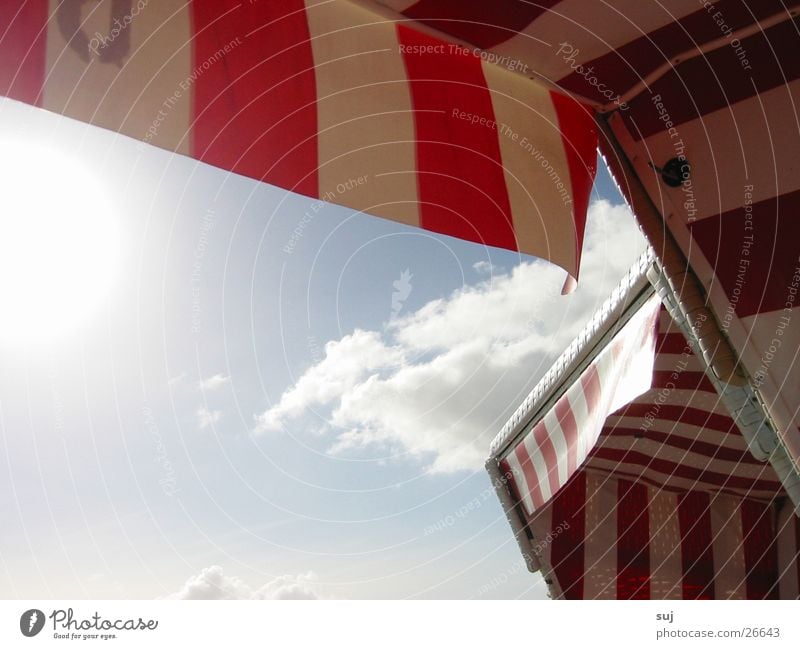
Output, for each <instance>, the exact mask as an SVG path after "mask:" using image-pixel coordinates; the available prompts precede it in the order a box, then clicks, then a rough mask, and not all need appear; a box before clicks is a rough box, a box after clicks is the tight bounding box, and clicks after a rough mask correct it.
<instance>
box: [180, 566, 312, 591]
mask: <svg viewBox="0 0 800 649" xmlns="http://www.w3.org/2000/svg"><path fill="white" fill-rule="evenodd" d="M315 580H316V575H314V573H313V572H307V573H303V574H300V575H283V576H280V577H276V578H275V579H273V580H272V581H270V582H268V583H266V584H264V585H263V586H261V587H260V588H257V589H253V588H251V587H250V586H249V585H248V584H247V583H245V582H244V581H242V580H241V579H239V578H238V577H229V576H227V575H225V573H224V571H223V569H222V567H221V566H209V567H208V568H205V569H203V570H202V571H201V572H200V574H199V575H195V576H194V577H191V578H189V579H188V580H187V582H186V583H185V584H184V585H183V588H181V589H180V590H179V591H178V592H177V593H173V594H172V595H170V596H169V599H318V596H317V593H316V591H315V590H314V588H313V582H314V581H315Z"/></svg>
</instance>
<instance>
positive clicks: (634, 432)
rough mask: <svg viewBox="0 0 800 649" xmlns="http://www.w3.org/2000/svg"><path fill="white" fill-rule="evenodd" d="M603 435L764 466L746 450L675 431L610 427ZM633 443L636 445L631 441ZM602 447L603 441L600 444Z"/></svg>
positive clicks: (714, 458)
mask: <svg viewBox="0 0 800 649" xmlns="http://www.w3.org/2000/svg"><path fill="white" fill-rule="evenodd" d="M603 435H604V436H605V437H606V438H608V437H631V438H633V439H649V440H652V441H654V442H660V443H661V444H663V445H664V446H670V447H672V448H679V449H682V450H684V451H688V452H690V453H697V454H699V455H703V456H705V457H707V458H709V459H712V460H723V461H725V462H736V463H738V464H752V465H754V466H763V462H759V461H758V460H756V459H755V458H754V457H753V456H752V455H751V453H750V451H748V450H746V449H742V450H739V449H735V448H727V447H725V446H719V445H718V444H713V443H710V442H704V441H701V440H699V439H692V438H689V437H683V436H681V435H679V434H677V433H676V432H675V431H670V432H669V433H661V432H658V431H654V430H652V429H647V430H642V429H641V428H626V427H623V426H608V427H606V428H604V429H603ZM631 443H634V442H633V441H631ZM600 444H601V445H602V441H601V442H600Z"/></svg>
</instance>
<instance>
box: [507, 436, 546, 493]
mask: <svg viewBox="0 0 800 649" xmlns="http://www.w3.org/2000/svg"><path fill="white" fill-rule="evenodd" d="M514 455H516V457H517V461H518V462H519V465H520V467H521V468H522V475H523V476H524V477H525V482H526V485H517V486H518V488H519V491H520V495H522V488H523V487H524V488H525V492H527V493H530V496H531V500H533V507H534V509H538V508H539V507H541V506H542V505H543V504H544V495H543V494H542V488H541V487H540V486H539V476H538V475H536V469H535V468H534V466H533V462H532V461H531V456H530V455H529V454H528V449H526V448H525V444H523V443H519V444H517V447H516V448H515V449H514Z"/></svg>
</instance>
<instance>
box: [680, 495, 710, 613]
mask: <svg viewBox="0 0 800 649" xmlns="http://www.w3.org/2000/svg"><path fill="white" fill-rule="evenodd" d="M678 525H679V528H680V534H681V564H682V566H683V599H714V552H713V545H712V532H711V504H710V499H709V496H708V494H705V493H701V492H699V491H690V492H688V493H685V494H682V495H679V496H678Z"/></svg>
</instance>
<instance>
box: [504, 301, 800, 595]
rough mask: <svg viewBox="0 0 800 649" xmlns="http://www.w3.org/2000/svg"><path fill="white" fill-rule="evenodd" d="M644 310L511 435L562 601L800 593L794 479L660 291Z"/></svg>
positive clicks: (511, 470)
mask: <svg viewBox="0 0 800 649" xmlns="http://www.w3.org/2000/svg"><path fill="white" fill-rule="evenodd" d="M651 292H652V291H651ZM637 308H638V311H636V313H635V315H634V316H633V317H631V318H630V319H629V320H628V321H627V323H626V324H625V325H624V326H623V327H622V328H621V329H620V330H619V332H618V333H616V334H615V335H614V336H613V338H611V339H610V340H609V341H608V342H607V344H605V346H603V347H602V350H601V351H600V352H599V353H598V354H597V355H596V356H594V357H593V358H592V357H590V362H589V363H588V364H585V367H583V369H582V370H581V371H580V372H579V373H578V375H577V376H572V377H571V378H569V380H567V378H566V377H564V380H563V381H562V382H561V385H560V386H559V384H558V383H556V384H555V385H554V386H552V387H551V388H550V389H551V390H552V393H553V398H555V400H554V401H552V402H551V403H550V404H549V405H546V406H545V409H544V410H542V411H541V412H540V413H539V414H537V415H536V416H535V417H534V420H533V421H532V422H531V423H530V424H528V425H527V427H526V428H525V429H523V430H521V431H520V433H519V434H517V435H516V437H515V438H513V437H510V436H507V438H506V439H505V440H502V439H501V440H500V442H499V443H500V445H501V446H505V448H504V449H501V446H499V447H498V449H497V450H498V454H497V455H498V458H497V459H498V460H499V470H500V474H501V480H500V482H499V484H500V486H501V488H503V489H506V490H507V491H508V496H509V498H508V499H505V500H506V502H507V503H509V506H508V509H509V511H508V514H509V516H511V517H517V521H518V523H517V524H516V525H515V527H517V528H518V530H519V535H521V536H522V537H523V538H522V544H523V551H524V552H525V553H528V554H531V555H532V556H533V557H534V561H535V564H538V566H539V567H540V568H541V569H542V570H543V572H544V574H545V576H546V578H547V579H548V581H549V583H550V586H551V593H552V594H553V595H554V596H555V597H562V598H567V599H573V598H576V599H596V598H619V599H631V598H639V599H648V598H654V599H669V598H684V599H690V598H691V599H693V598H757V599H762V598H777V597H780V598H796V597H798V595H799V594H800V592H799V591H798V574H800V554H799V553H800V525H798V519H797V517H796V516H794V513H793V512H794V506H793V504H792V502H791V501H790V500H789V499H788V498H787V494H786V492H785V491H784V489H783V486H782V484H781V481H780V479H779V478H778V476H777V475H776V473H775V471H774V469H773V468H772V466H771V465H770V464H769V463H766V462H760V461H758V460H756V459H755V458H754V457H753V455H752V454H751V453H750V450H749V448H748V444H747V441H746V440H745V438H744V437H743V435H742V433H741V432H740V430H739V428H738V426H737V424H736V422H735V421H734V419H733V418H732V417H731V416H730V414H729V412H728V411H727V409H726V407H725V405H724V404H723V403H722V401H721V399H720V396H719V394H718V393H717V391H716V389H715V387H714V385H713V384H712V383H711V381H710V380H709V379H708V378H707V376H706V374H705V372H704V368H703V365H702V363H701V361H700V360H699V359H698V357H697V356H696V355H695V354H694V350H693V346H692V345H691V344H689V342H688V341H687V338H686V337H685V336H684V334H683V333H682V331H681V330H680V328H679V327H678V326H677V325H676V324H675V323H674V322H673V321H672V319H671V317H670V315H669V313H668V312H667V311H666V310H665V309H664V308H663V307H661V305H660V301H659V298H658V297H657V296H651V297H649V299H648V300H647V301H646V302H644V304H643V305H641V306H639V307H637ZM587 341H588V342H587ZM596 342H597V341H596V340H594V339H593V338H592V336H588V337H587V338H586V340H584V343H585V344H587V345H593V344H594V343H596ZM584 351H585V350H584ZM623 387H624V388H625V389H622V388H623ZM556 397H557V398H556ZM545 403H546V402H545Z"/></svg>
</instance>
